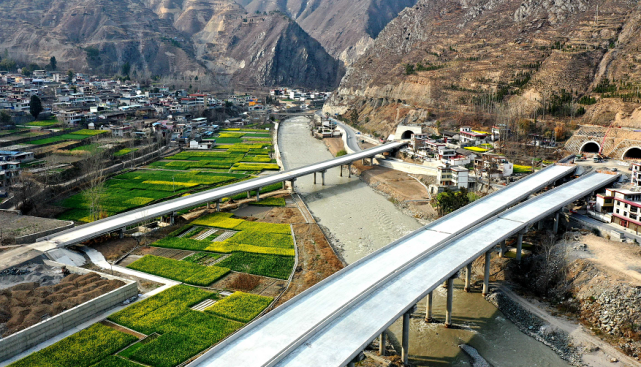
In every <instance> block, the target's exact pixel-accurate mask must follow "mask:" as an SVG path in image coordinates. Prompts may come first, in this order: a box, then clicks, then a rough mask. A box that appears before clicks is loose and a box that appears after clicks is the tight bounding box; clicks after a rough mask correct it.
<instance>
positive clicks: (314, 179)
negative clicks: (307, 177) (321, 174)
mask: <svg viewBox="0 0 641 367" xmlns="http://www.w3.org/2000/svg"><path fill="white" fill-rule="evenodd" d="M314 185H316V172H314Z"/></svg>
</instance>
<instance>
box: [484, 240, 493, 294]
mask: <svg viewBox="0 0 641 367" xmlns="http://www.w3.org/2000/svg"><path fill="white" fill-rule="evenodd" d="M490 254H492V251H487V252H486V253H485V274H484V275H483V297H485V296H487V294H488V293H489V290H490Z"/></svg>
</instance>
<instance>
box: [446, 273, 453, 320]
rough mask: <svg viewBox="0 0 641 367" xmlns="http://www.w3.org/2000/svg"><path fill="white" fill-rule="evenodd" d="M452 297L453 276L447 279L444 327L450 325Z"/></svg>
mask: <svg viewBox="0 0 641 367" xmlns="http://www.w3.org/2000/svg"><path fill="white" fill-rule="evenodd" d="M453 297H454V277H451V278H449V279H448V280H447V305H446V308H445V327H446V328H449V327H450V326H452V301H453Z"/></svg>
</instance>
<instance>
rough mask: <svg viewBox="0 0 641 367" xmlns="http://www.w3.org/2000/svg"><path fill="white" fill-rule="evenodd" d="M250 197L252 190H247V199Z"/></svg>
mask: <svg viewBox="0 0 641 367" xmlns="http://www.w3.org/2000/svg"><path fill="white" fill-rule="evenodd" d="M250 197H251V192H250V191H247V199H249V198H250Z"/></svg>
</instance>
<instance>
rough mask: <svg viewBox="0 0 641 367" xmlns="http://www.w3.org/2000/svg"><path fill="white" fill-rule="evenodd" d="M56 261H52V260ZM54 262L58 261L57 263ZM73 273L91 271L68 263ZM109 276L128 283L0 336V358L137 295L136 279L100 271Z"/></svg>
mask: <svg viewBox="0 0 641 367" xmlns="http://www.w3.org/2000/svg"><path fill="white" fill-rule="evenodd" d="M50 263H53V262H50ZM54 264H55V263H54ZM67 268H68V269H69V270H70V271H71V272H72V273H76V272H78V273H84V272H89V271H88V270H86V269H82V271H80V270H78V269H80V268H75V267H69V266H68V267H67ZM99 274H100V275H101V276H102V277H104V278H107V279H119V280H122V281H124V282H126V283H127V284H125V285H124V286H122V287H120V288H118V289H115V290H113V291H111V292H109V293H106V294H103V295H102V296H100V297H98V298H94V299H92V300H91V301H87V302H85V303H83V304H81V305H78V306H76V307H74V308H72V309H69V310H67V311H64V312H62V313H60V314H58V315H56V316H53V317H51V318H49V319H47V320H45V321H42V322H39V323H37V324H35V325H33V326H31V327H28V328H26V329H24V330H21V331H19V332H17V333H15V334H13V335H11V336H8V337H6V338H4V339H0V361H4V360H6V359H8V358H11V357H13V356H16V355H18V354H20V353H21V352H24V351H25V350H27V349H29V348H31V347H33V346H36V345H38V344H40V343H42V342H44V341H46V340H47V339H49V338H52V337H54V336H56V335H58V334H60V333H62V332H65V331H67V330H69V329H72V328H74V327H76V326H78V325H80V324H82V323H83V322H85V321H87V320H90V319H91V318H93V317H94V316H96V315H98V314H100V313H102V312H104V311H105V310H107V309H109V308H111V307H114V306H116V305H118V304H119V303H122V302H123V301H125V300H127V299H129V298H132V297H134V296H136V295H138V284H137V283H136V282H134V281H131V280H127V279H122V278H118V277H113V276H109V275H107V274H102V273H99Z"/></svg>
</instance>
